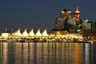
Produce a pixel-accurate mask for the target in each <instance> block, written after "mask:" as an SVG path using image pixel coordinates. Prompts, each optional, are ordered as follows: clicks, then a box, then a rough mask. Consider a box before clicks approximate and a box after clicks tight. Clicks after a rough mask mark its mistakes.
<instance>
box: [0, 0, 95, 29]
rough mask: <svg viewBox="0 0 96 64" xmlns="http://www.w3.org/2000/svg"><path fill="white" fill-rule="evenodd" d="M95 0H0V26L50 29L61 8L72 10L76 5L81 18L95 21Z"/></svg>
mask: <svg viewBox="0 0 96 64" xmlns="http://www.w3.org/2000/svg"><path fill="white" fill-rule="evenodd" d="M95 2H96V1H95V0H92V1H91V0H56V1H53V0H48V1H45V0H40V1H38V0H32V1H31V0H16V1H13V0H1V1H0V22H1V23H0V28H2V29H3V28H9V29H10V27H11V28H17V27H20V28H21V29H23V28H28V29H31V28H33V29H35V30H36V29H38V28H40V29H41V30H42V29H44V28H47V29H48V30H50V29H51V28H52V27H53V25H54V21H55V19H56V17H58V15H59V12H60V11H61V10H63V9H64V8H68V9H71V10H72V12H73V11H74V10H75V8H76V7H79V9H80V11H81V18H82V19H86V18H87V19H89V20H91V21H95V20H96V19H95V15H96V13H95V11H96V9H95V8H94V6H95V5H96V4H95ZM91 3H92V4H91Z"/></svg>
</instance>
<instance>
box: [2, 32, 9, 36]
mask: <svg viewBox="0 0 96 64" xmlns="http://www.w3.org/2000/svg"><path fill="white" fill-rule="evenodd" d="M8 36H9V33H2V34H1V37H8Z"/></svg>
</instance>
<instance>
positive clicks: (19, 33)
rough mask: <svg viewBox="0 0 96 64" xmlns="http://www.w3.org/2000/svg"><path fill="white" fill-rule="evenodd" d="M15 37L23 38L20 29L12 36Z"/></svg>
mask: <svg viewBox="0 0 96 64" xmlns="http://www.w3.org/2000/svg"><path fill="white" fill-rule="evenodd" d="M12 35H13V36H22V34H21V31H20V29H18V30H17V31H16V32H14V33H13V34H12Z"/></svg>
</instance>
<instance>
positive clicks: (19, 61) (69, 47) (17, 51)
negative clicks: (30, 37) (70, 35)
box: [0, 42, 90, 64]
mask: <svg viewBox="0 0 96 64" xmlns="http://www.w3.org/2000/svg"><path fill="white" fill-rule="evenodd" d="M89 60H90V43H64V42H17V43H16V42H15V43H14V42H10V43H7V42H0V64H90V61H89Z"/></svg>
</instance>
